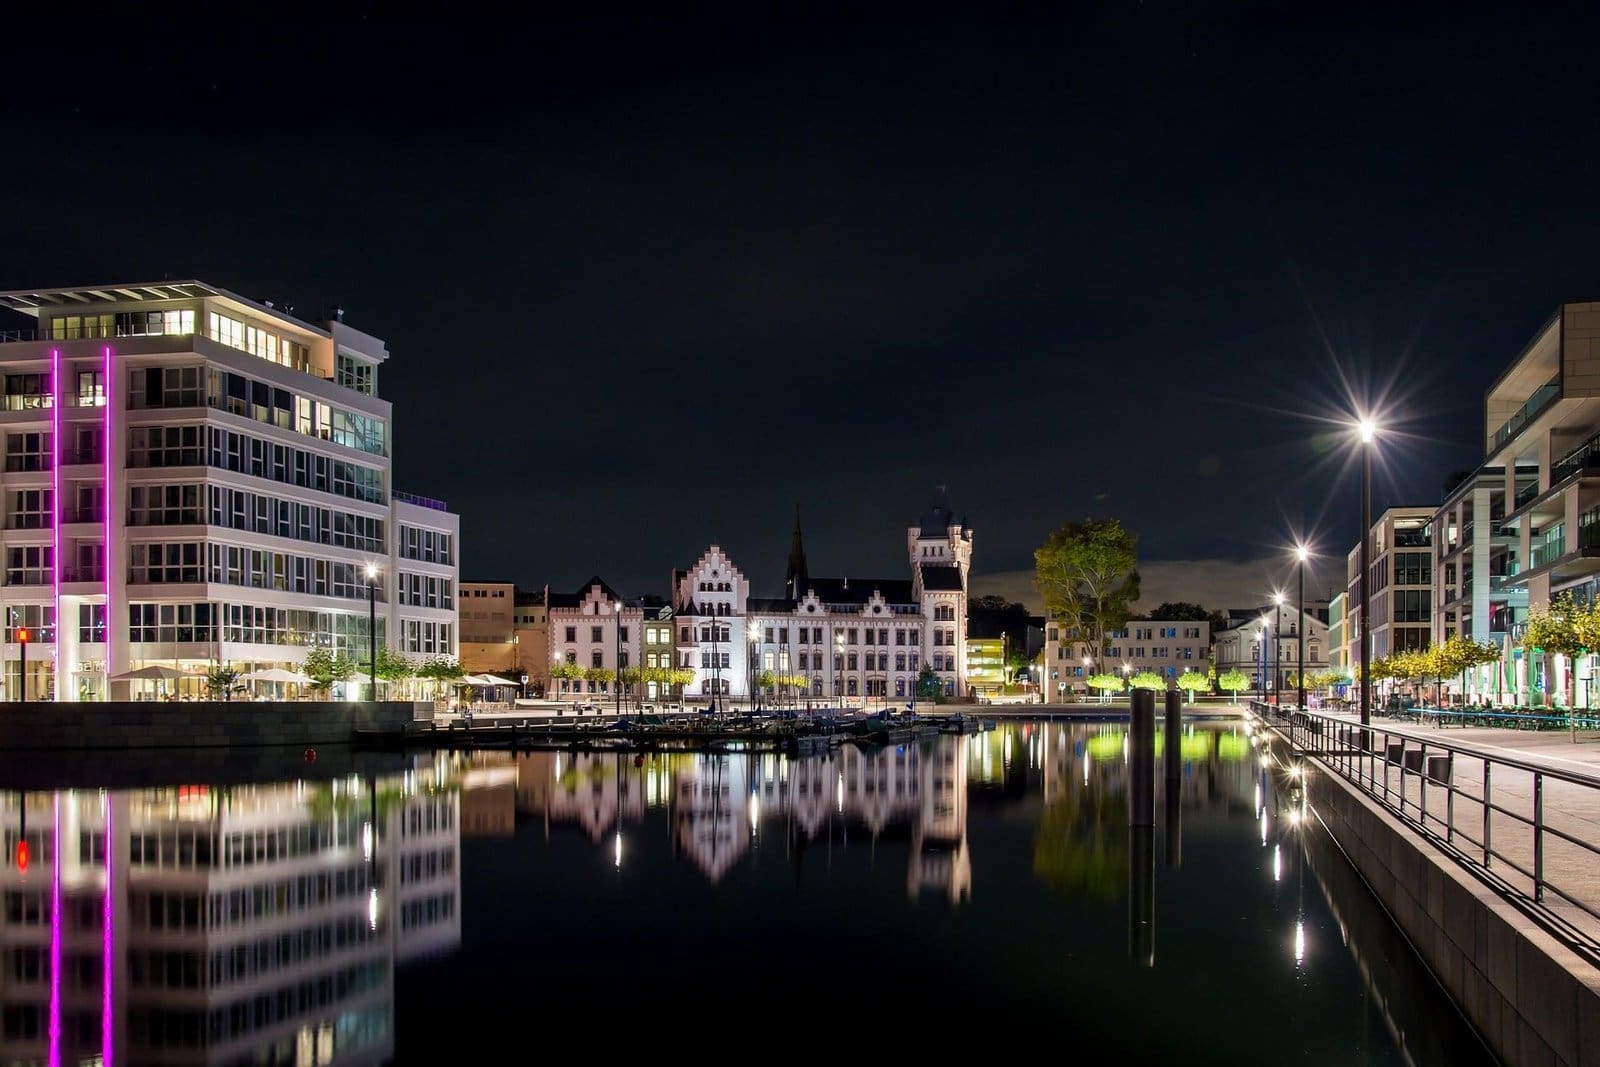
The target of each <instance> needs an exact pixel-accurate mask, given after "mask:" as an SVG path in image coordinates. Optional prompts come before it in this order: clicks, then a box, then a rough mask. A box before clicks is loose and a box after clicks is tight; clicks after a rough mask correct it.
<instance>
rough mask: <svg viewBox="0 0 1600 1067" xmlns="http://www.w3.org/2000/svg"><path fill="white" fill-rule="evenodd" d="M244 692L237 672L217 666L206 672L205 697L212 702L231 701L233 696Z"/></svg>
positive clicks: (230, 668)
mask: <svg viewBox="0 0 1600 1067" xmlns="http://www.w3.org/2000/svg"><path fill="white" fill-rule="evenodd" d="M242 692H244V686H243V685H241V684H239V672H238V671H236V670H234V669H233V668H232V667H225V666H222V665H220V664H219V665H218V666H215V667H212V668H211V669H210V670H209V671H207V672H206V695H207V696H209V697H210V698H211V699H212V700H219V699H220V700H232V699H233V694H235V693H242Z"/></svg>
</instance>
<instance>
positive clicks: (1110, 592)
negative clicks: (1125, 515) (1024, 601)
mask: <svg viewBox="0 0 1600 1067" xmlns="http://www.w3.org/2000/svg"><path fill="white" fill-rule="evenodd" d="M1033 561H1034V582H1035V584H1036V585H1037V586H1038V588H1039V592H1040V593H1041V594H1042V595H1043V597H1044V610H1045V614H1046V615H1047V616H1048V617H1049V618H1051V619H1053V620H1055V621H1056V622H1057V623H1058V624H1059V625H1060V626H1061V627H1062V629H1063V630H1064V631H1065V633H1064V634H1063V638H1064V639H1067V640H1070V641H1072V642H1074V643H1079V644H1082V645H1083V646H1084V647H1085V648H1086V649H1087V650H1088V654H1089V656H1090V658H1091V659H1092V660H1093V661H1094V664H1098V663H1099V660H1100V657H1101V656H1102V655H1103V654H1104V651H1105V642H1106V634H1107V633H1108V632H1110V631H1112V630H1117V629H1120V628H1121V627H1122V626H1123V624H1125V623H1126V622H1127V621H1128V616H1129V614H1130V613H1131V611H1132V604H1133V602H1134V601H1135V600H1137V599H1139V571H1138V562H1139V555H1138V540H1137V538H1135V537H1134V535H1133V534H1131V533H1129V532H1128V531H1126V530H1124V529H1123V528H1122V523H1121V522H1119V521H1118V520H1116V519H1106V520H1099V519H1085V520H1084V521H1083V522H1071V523H1068V524H1067V525H1065V526H1063V527H1061V528H1060V529H1058V530H1056V531H1055V532H1054V533H1052V534H1051V535H1050V538H1049V540H1047V541H1046V542H1045V543H1044V544H1043V545H1041V546H1040V547H1039V548H1038V549H1037V550H1035V552H1034V554H1033ZM1092 665H1093V664H1091V666H1092Z"/></svg>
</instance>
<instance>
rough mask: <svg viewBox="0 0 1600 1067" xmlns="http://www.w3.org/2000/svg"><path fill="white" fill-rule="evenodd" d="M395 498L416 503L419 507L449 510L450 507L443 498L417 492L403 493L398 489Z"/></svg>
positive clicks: (403, 501)
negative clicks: (419, 494)
mask: <svg viewBox="0 0 1600 1067" xmlns="http://www.w3.org/2000/svg"><path fill="white" fill-rule="evenodd" d="M394 498H395V499H396V500H398V501H400V502H402V503H405V504H415V505H417V507H419V508H432V509H433V510H434V511H449V510H450V508H449V507H448V506H447V505H446V504H445V502H444V501H443V500H435V499H434V498H433V497H431V496H418V495H417V494H415V493H402V492H400V490H398V489H396V490H395V491H394Z"/></svg>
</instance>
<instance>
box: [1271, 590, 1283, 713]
mask: <svg viewBox="0 0 1600 1067" xmlns="http://www.w3.org/2000/svg"><path fill="white" fill-rule="evenodd" d="M1283 601H1284V595H1283V594H1282V593H1273V594H1272V635H1273V637H1274V638H1275V640H1274V642H1273V646H1272V703H1273V704H1274V705H1278V704H1281V703H1282V702H1283V698H1282V696H1281V695H1280V694H1279V692H1278V687H1279V686H1280V685H1281V684H1282V683H1283Z"/></svg>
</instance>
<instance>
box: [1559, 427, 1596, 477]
mask: <svg viewBox="0 0 1600 1067" xmlns="http://www.w3.org/2000/svg"><path fill="white" fill-rule="evenodd" d="M1575 474H1595V475H1600V434H1595V435H1594V436H1593V437H1591V438H1589V439H1588V440H1587V441H1585V442H1584V443H1583V444H1581V445H1579V446H1578V447H1577V448H1575V449H1573V450H1572V451H1571V452H1568V453H1567V454H1566V456H1564V457H1563V458H1562V459H1561V460H1560V462H1558V463H1556V464H1555V465H1554V466H1552V467H1551V468H1550V484H1551V485H1556V484H1557V483H1559V482H1564V481H1566V480H1567V479H1568V478H1571V477H1572V476H1573V475H1575Z"/></svg>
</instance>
